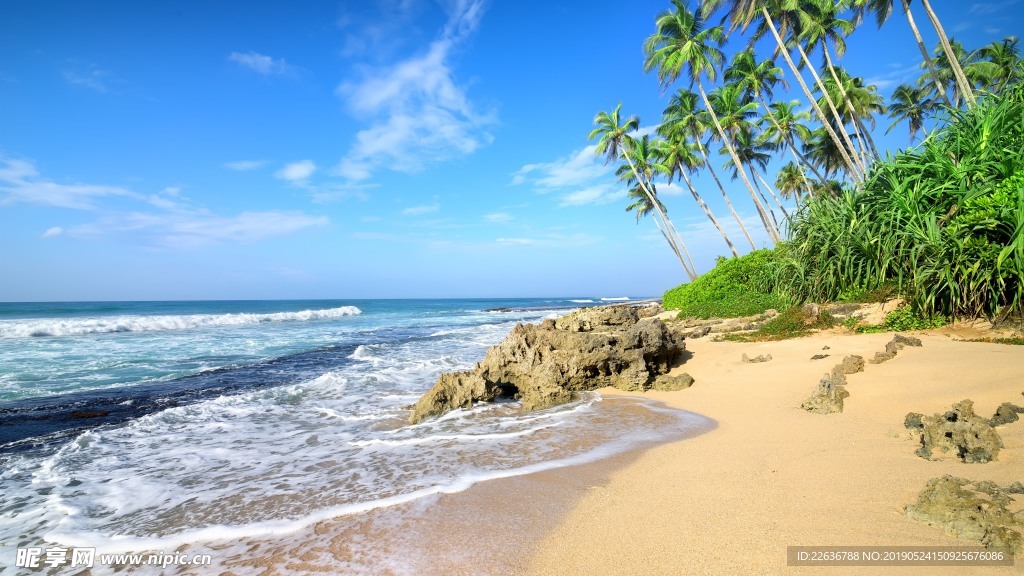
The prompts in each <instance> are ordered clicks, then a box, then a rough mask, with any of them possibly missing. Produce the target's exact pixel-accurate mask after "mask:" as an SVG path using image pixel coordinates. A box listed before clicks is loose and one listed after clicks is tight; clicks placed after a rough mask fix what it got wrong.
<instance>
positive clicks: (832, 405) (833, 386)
mask: <svg viewBox="0 0 1024 576" xmlns="http://www.w3.org/2000/svg"><path fill="white" fill-rule="evenodd" d="M845 381H846V380H845V378H844V379H843V382H844V383H845ZM849 396H850V393H849V392H847V391H846V386H843V384H842V383H838V382H836V381H835V380H834V379H833V377H832V376H831V375H828V374H826V375H825V376H823V377H822V378H821V381H820V382H818V385H817V386H816V387H815V388H814V392H812V393H811V396H810V397H809V398H808V399H807V400H804V403H803V404H801V405H800V407H801V408H803V409H804V410H807V411H808V412H814V413H815V414H832V413H835V412H842V411H843V400H844V399H845V398H847V397H849Z"/></svg>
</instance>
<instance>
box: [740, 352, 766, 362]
mask: <svg viewBox="0 0 1024 576" xmlns="http://www.w3.org/2000/svg"><path fill="white" fill-rule="evenodd" d="M771 359H772V355H771V354H758V355H757V356H754V357H753V358H750V357H749V356H747V354H746V352H744V353H743V361H744V362H746V363H748V364H756V363H758V362H768V361H769V360H771Z"/></svg>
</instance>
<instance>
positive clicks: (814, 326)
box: [723, 306, 838, 342]
mask: <svg viewBox="0 0 1024 576" xmlns="http://www.w3.org/2000/svg"><path fill="white" fill-rule="evenodd" d="M836 324H838V321H837V320H836V319H835V317H834V316H832V315H831V314H829V313H828V312H827V311H825V310H822V311H821V313H820V314H818V317H817V318H816V319H814V320H813V321H812V320H811V318H810V316H808V315H807V313H805V312H804V311H803V309H802V308H801V307H800V306H794V307H792V308H789V309H787V310H784V311H783V312H781V313H780V314H779V315H778V316H776V317H775V318H772V319H771V320H769V321H768V322H767V323H765V325H764V326H762V327H761V328H759V329H758V330H755V331H753V332H748V333H743V334H739V333H732V334H725V335H724V336H723V339H725V340H731V341H733V342H766V341H774V340H789V339H790V338H799V337H801V336H806V335H807V334H810V333H811V332H813V331H815V330H824V329H827V328H832V327H833V326H835V325H836Z"/></svg>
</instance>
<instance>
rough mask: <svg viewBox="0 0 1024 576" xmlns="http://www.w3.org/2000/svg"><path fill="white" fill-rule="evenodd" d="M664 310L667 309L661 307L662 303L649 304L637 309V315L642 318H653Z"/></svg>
mask: <svg viewBox="0 0 1024 576" xmlns="http://www.w3.org/2000/svg"><path fill="white" fill-rule="evenodd" d="M664 311H665V309H664V308H662V307H661V304H648V305H646V306H640V307H638V308H637V309H636V313H637V315H638V316H640V317H641V318H653V317H654V316H657V315H658V314H661V313H662V312H664Z"/></svg>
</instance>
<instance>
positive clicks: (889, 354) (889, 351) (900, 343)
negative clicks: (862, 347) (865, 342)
mask: <svg viewBox="0 0 1024 576" xmlns="http://www.w3.org/2000/svg"><path fill="white" fill-rule="evenodd" d="M907 346H916V347H918V348H920V347H921V339H920V338H914V337H913V336H904V335H902V334H897V335H895V336H893V337H892V340H890V341H889V342H888V343H887V344H886V345H885V352H875V357H874V358H872V359H871V360H870V362H871V363H872V364H881V363H882V362H888V361H889V360H892V359H893V358H895V357H896V353H897V352H899V351H900V350H903V349H904V348H905V347H907Z"/></svg>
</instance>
